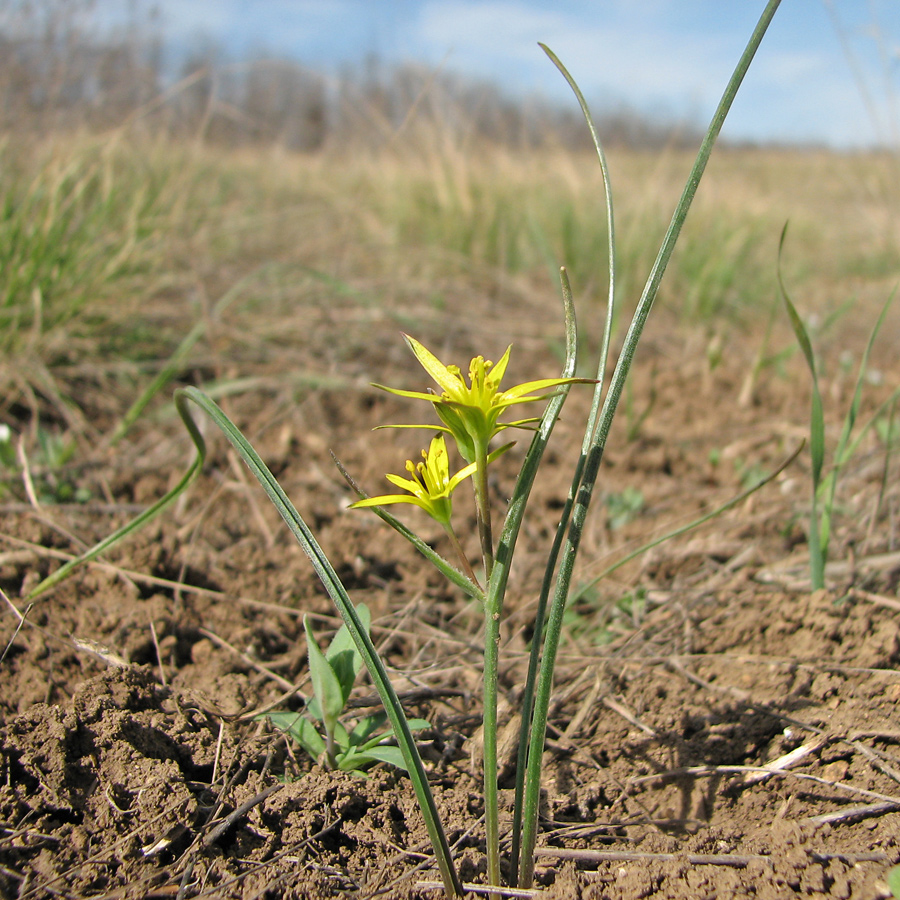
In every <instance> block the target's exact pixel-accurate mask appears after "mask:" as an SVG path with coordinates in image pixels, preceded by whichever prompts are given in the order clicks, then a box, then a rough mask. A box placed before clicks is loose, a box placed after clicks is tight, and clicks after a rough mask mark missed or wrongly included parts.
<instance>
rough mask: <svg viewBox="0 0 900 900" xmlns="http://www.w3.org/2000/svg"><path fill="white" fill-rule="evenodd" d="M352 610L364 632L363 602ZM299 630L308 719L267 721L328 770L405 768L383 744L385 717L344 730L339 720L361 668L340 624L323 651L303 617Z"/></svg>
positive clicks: (417, 726)
mask: <svg viewBox="0 0 900 900" xmlns="http://www.w3.org/2000/svg"><path fill="white" fill-rule="evenodd" d="M356 612H357V614H358V615H359V618H360V620H361V621H362V623H363V625H364V627H365V630H366V634H368V633H369V628H370V625H371V619H372V615H371V613H370V612H369V610H368V608H367V607H366V606H365V605H364V604H362V603H361V604H359V606H357V607H356ZM303 627H304V629H305V630H306V644H307V648H308V654H309V673H310V678H311V679H312V685H313V696H312V698H311V699H310V700H309V701H308V702H307V704H306V710H307V712H308V713H309V715H310V716H311V717H312V718H307V716H306V715H304V714H303V713H295V712H289V711H282V712H272V713H268V714H267V716H266V718H268V719H269V720H270V721H271V722H272V724H273V725H274V726H275V727H276V728H278V729H279V730H280V731H283V732H284V733H285V734H288V735H290V736H291V737H292V738H293V739H294V740H295V741H296V742H297V743H298V744H299V745H300V746H301V747H302V748H303V749H304V750H305V751H306V752H307V753H308V754H309V755H310V756H311V757H312V758H313V759H315V760H320V761H321V762H322V764H323V765H324V766H325V767H326V768H328V769H340V770H342V771H344V772H356V773H361V772H362V770H363V769H365V768H366V767H367V766H370V765H372V764H373V763H376V762H385V763H389V764H390V765H392V766H397V767H398V768H400V769H404V770H405V769H406V763H405V762H404V760H403V753H402V752H401V750H400V748H399V747H396V746H392V745H390V744H386V743H385V741H387V740H389V739H390V738H391V737H392V735H393V732H392V731H391V729H390V727H385V726H386V725H387V716H386V715H385V713H383V712H382V713H377V714H376V715H372V716H365V717H364V718H362V719H359V720H358V721H357V722H356V725H354V727H353V728H352V729H350V730H349V731H348V730H347V727H346V726H345V725H344V724H343V722H342V721H341V716H342V714H343V713H344V710H345V707H346V706H347V700H348V699H349V697H350V691H351V690H352V689H353V685H354V683H355V682H356V676H357V675H358V674H359V670H360V669H361V668H362V665H363V659H362V656H360V654H359V651H358V650H357V649H356V644H355V643H354V642H353V638H352V637H351V636H350V631H349V630H348V629H347V626H346V625H342V626H341V627H340V628H339V629H338V631H337V633H336V634H335V636H334V638H333V639H332V641H331V644H330V645H329V647H328V650H327V651H326V652H325V653H323V652H322V651H321V649H320V648H319V645H318V643H316V640H315V638H314V636H313V633H312V629H311V628H310V625H309V619H308V618H307V617H304V619H303ZM313 719H314V720H315V722H313ZM316 722H317V723H318V725H316V724H315V723H316ZM409 726H410V729H411V730H413V731H420V730H421V729H423V728H428V727H430V726H429V723H428V722H426V721H425V720H424V719H410V720H409ZM323 733H324V734H323Z"/></svg>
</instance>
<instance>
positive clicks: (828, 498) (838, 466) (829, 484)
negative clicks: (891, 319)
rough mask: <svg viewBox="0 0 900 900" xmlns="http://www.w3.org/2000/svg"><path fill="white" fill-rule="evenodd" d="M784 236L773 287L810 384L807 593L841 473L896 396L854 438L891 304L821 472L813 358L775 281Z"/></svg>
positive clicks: (824, 556) (817, 570) (820, 415)
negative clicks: (868, 375)
mask: <svg viewBox="0 0 900 900" xmlns="http://www.w3.org/2000/svg"><path fill="white" fill-rule="evenodd" d="M786 235H787V226H786V225H785V227H784V229H783V230H782V232H781V243H780V245H779V249H778V255H779V265H778V285H779V288H780V292H781V299H782V301H783V302H784V306H785V309H786V310H787V314H788V318H789V319H790V323H791V327H792V328H793V331H794V336H795V337H796V338H797V343H798V344H799V346H800V349H801V350H802V351H803V356H804V358H805V360H806V364H807V366H808V368H809V372H810V377H811V379H812V392H811V400H810V417H809V450H810V457H811V463H812V465H811V476H812V499H811V505H810V517H809V572H810V583H811V585H812V589H813V590H814V591H816V590H821V589H822V588H824V587H825V565H826V563H827V562H828V544H829V540H830V538H831V522H832V517H833V512H834V498H835V490H836V488H837V482H838V478H839V477H840V475H841V472H842V471H843V469H844V467H845V466H846V465H847V463H848V462H849V461H850V458H851V457H852V456H853V454H854V453H855V452H856V449H857V447H858V446H859V443H860V441H861V440H862V438H863V436H864V435H865V433H866V432H867V431H868V430H869V428H870V427H872V426H873V424H874V423H876V422H877V421H878V419H879V417H880V416H881V415H882V414H883V413H884V412H885V410H886V409H887V408H888V406H889V405H891V404H893V402H894V399H895V398H896V397H897V396H898V394H900V388H898V389H897V390H896V391H894V393H893V394H892V395H891V396H890V397H889V398H888V400H887V401H885V402H884V403H883V404H882V405H881V406H880V407H879V408H878V410H877V411H876V413H875V415H874V416H872V417H871V418H870V419H869V421H868V422H866V423H865V424H864V425H863V426H862V427H860V428H859V429H857V430H856V432H855V433H854V426H855V425H856V420H857V416H858V414H859V408H860V403H861V400H862V390H863V385H864V384H865V378H866V371H867V367H868V361H869V354H870V352H871V350H872V345H873V344H874V343H875V338H876V337H877V336H878V332H879V331H880V330H881V326H882V324H883V323H884V319H885V317H886V316H887V312H888V309H889V307H890V305H891V303H892V301H893V299H894V294H891V295H890V296H889V297H888V299H887V300H886V301H885V303H884V305H883V306H882V308H881V313H880V315H879V316H878V318H877V319H876V321H875V325H874V327H873V328H872V331H871V333H870V334H869V340H868V342H867V343H866V349H865V351H864V352H863V356H862V360H861V361H860V364H859V373H858V375H857V378H856V386H855V388H854V391H853V399H852V401H851V403H850V407H849V409H848V410H847V414H846V416H845V417H844V423H843V427H842V428H841V434H840V437H839V438H838V442H837V445H836V446H835V448H834V452H833V454H832V458H831V467H830V469H829V470H827V471H826V470H825V414H824V410H823V406H822V393H821V391H820V389H819V376H818V372H817V367H816V359H815V354H814V352H813V346H812V341H811V339H810V335H809V330H808V329H807V327H806V325H805V324H804V322H803V319H801V318H800V314H799V313H798V312H797V309H796V307H795V306H794V304H793V302H792V301H791V298H790V297H789V296H788V292H787V289H786V287H785V285H784V280H783V278H782V275H781V254H782V252H783V250H784V241H785V237H786Z"/></svg>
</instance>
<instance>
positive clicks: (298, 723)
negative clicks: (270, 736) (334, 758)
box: [261, 711, 325, 760]
mask: <svg viewBox="0 0 900 900" xmlns="http://www.w3.org/2000/svg"><path fill="white" fill-rule="evenodd" d="M261 718H267V719H269V721H270V722H271V723H272V725H274V726H275V728H277V729H278V730H279V731H283V732H284V733H285V734H287V735H289V736H290V737H291V738H293V739H294V740H295V741H296V742H297V743H298V744H299V745H300V746H301V747H302V748H303V749H304V750H305V751H306V753H308V754H309V756H310V758H311V759H313V760H318V759H319V758H320V757H321V756H322V754H323V753H324V752H325V741H324V739H323V738H322V735H320V734H319V732H318V731H316V728H315V726H314V725H313V723H312V722H310V721H309V719H307V718H306V716H304V715H303V714H302V713H295V712H287V711H276V712H270V713H266V715H265V716H262V717H261Z"/></svg>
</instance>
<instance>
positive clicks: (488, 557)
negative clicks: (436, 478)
mask: <svg viewBox="0 0 900 900" xmlns="http://www.w3.org/2000/svg"><path fill="white" fill-rule="evenodd" d="M487 470H488V448H487V447H486V446H481V444H480V443H479V442H476V444H475V477H474V478H473V479H472V480H473V482H474V485H475V511H476V514H477V516H478V534H479V536H480V538H481V555H482V557H483V558H484V580H485V583H487V582H489V581H490V580H491V570H492V569H493V568H494V537H493V534H492V529H491V498H490V494H489V493H488V471H487Z"/></svg>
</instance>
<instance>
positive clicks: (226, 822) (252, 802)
mask: <svg viewBox="0 0 900 900" xmlns="http://www.w3.org/2000/svg"><path fill="white" fill-rule="evenodd" d="M283 787H284V785H283V784H271V785H269V787H267V788H266V789H265V790H264V791H260V792H259V793H258V794H257V795H256V796H255V797H251V798H250V799H249V800H247V801H245V802H244V803H242V804H241V805H240V806H239V807H238V808H237V809H236V810H234V811H233V812H231V813H229V814H228V815H227V816H225V818H224V819H222V821H221V822H219V824H218V825H216V827H215V828H213V829H212V831H210V832H209V833H208V834H206V835H204V837H203V840H202V841H201V842H200V846H201V847H202V848H203V849H204V850H208V849H209V848H210V847H212V846H213V844H215V843H216V842H217V841H218V840H219V838H220V837H222V835H223V834H225V832H226V831H228V829H229V828H231V827H232V825H234V824H235V822H237V820H238V819H241V818H243V817H244V816H245V815H247V813H248V812H250V810H251V809H253V807H254V806H258V805H259V804H260V803H262V802H263V801H264V800H265V799H266V798H267V797H270V796H271V795H272V794H274V793H275V792H276V791H280V790H281V789H282V788H283Z"/></svg>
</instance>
